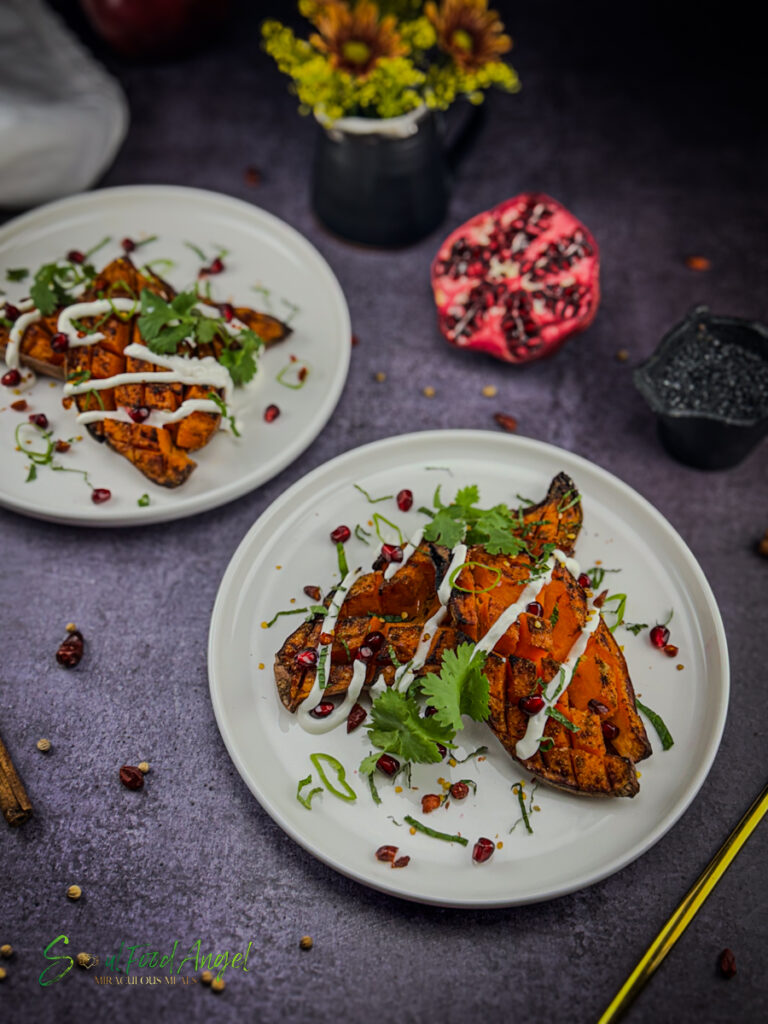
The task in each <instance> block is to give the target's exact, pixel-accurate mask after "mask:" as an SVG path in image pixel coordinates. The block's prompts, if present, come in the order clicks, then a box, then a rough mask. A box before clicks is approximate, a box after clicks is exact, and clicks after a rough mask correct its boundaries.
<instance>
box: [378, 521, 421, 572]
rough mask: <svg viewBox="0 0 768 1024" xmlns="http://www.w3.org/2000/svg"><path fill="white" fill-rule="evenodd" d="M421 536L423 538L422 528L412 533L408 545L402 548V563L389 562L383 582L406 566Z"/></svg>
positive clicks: (419, 542)
mask: <svg viewBox="0 0 768 1024" xmlns="http://www.w3.org/2000/svg"><path fill="white" fill-rule="evenodd" d="M423 536H424V527H423V526H422V527H421V528H420V529H418V530H417V531H416V533H414V535H413V536H412V537H411V539H410V540H409V541H408V543H407V544H406V545H405V547H404V548H403V559H402V561H401V562H390V563H389V565H388V566H387V568H386V569H385V570H384V579H385V580H391V579H392V577H393V576H394V575H395V573H396V572H399V571H400V570H401V569H402V568H403V566H405V565H407V563H408V559H409V558H410V557H411V555H412V554H413V553H414V551H415V550H416V548H417V547H418V546H419V544H421V538H422V537H423Z"/></svg>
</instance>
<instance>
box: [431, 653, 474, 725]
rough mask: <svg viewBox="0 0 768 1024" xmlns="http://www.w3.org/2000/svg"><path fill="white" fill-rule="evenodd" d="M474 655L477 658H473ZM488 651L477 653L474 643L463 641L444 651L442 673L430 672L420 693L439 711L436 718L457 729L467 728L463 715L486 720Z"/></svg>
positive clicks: (434, 716) (435, 719)
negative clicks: (486, 653) (453, 649)
mask: <svg viewBox="0 0 768 1024" xmlns="http://www.w3.org/2000/svg"><path fill="white" fill-rule="evenodd" d="M473 655H474V657H473ZM485 657H486V656H485V654H483V653H480V654H475V647H474V645H473V644H460V645H459V646H458V647H457V648H456V650H455V651H451V650H447V651H445V653H444V654H443V661H442V665H441V668H440V674H439V675H436V674H435V673H434V672H430V673H429V675H428V676H426V677H425V678H424V679H422V681H421V692H422V693H423V695H424V697H425V699H426V700H427V702H428V703H429V704H431V705H432V707H434V708H437V711H436V712H435V714H434V715H433V716H432V718H433V719H434V721H436V722H439V723H440V724H441V725H442V726H445V727H446V728H448V729H452V730H454V732H455V731H456V730H458V729H463V728H464V723H463V722H462V715H468V716H469V717H470V718H473V719H474V720H475V721H476V722H484V721H485V720H486V718H487V717H488V714H489V707H488V700H489V691H488V678H487V676H486V675H485V674H484V672H483V666H484V664H485Z"/></svg>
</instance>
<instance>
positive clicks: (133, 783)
mask: <svg viewBox="0 0 768 1024" xmlns="http://www.w3.org/2000/svg"><path fill="white" fill-rule="evenodd" d="M118 774H119V776H120V781H121V782H122V784H123V785H124V786H125V788H126V789H141V787H142V786H143V785H144V772H143V771H142V770H141V769H140V768H137V767H136V766H135V765H132V764H124V765H123V767H122V768H121V769H120V771H119V773H118Z"/></svg>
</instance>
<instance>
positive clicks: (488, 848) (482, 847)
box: [472, 837, 496, 864]
mask: <svg viewBox="0 0 768 1024" xmlns="http://www.w3.org/2000/svg"><path fill="white" fill-rule="evenodd" d="M495 849H496V847H495V845H494V842H493V840H492V839H486V838H485V837H481V838H480V839H478V840H477V842H476V843H475V846H474V849H473V850H472V860H473V861H474V862H475V863H476V864H484V863H485V861H487V860H490V859H491V857H492V856H493V851H494V850H495Z"/></svg>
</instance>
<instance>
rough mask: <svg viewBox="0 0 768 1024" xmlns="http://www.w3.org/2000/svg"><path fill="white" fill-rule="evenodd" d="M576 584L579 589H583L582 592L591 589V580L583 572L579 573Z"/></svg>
mask: <svg viewBox="0 0 768 1024" xmlns="http://www.w3.org/2000/svg"><path fill="white" fill-rule="evenodd" d="M578 583H579V586H580V587H583V588H584V590H591V589H592V580H591V579H590V578H589V576H587V574H586V573H585V572H582V573H580V575H579V580H578Z"/></svg>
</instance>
